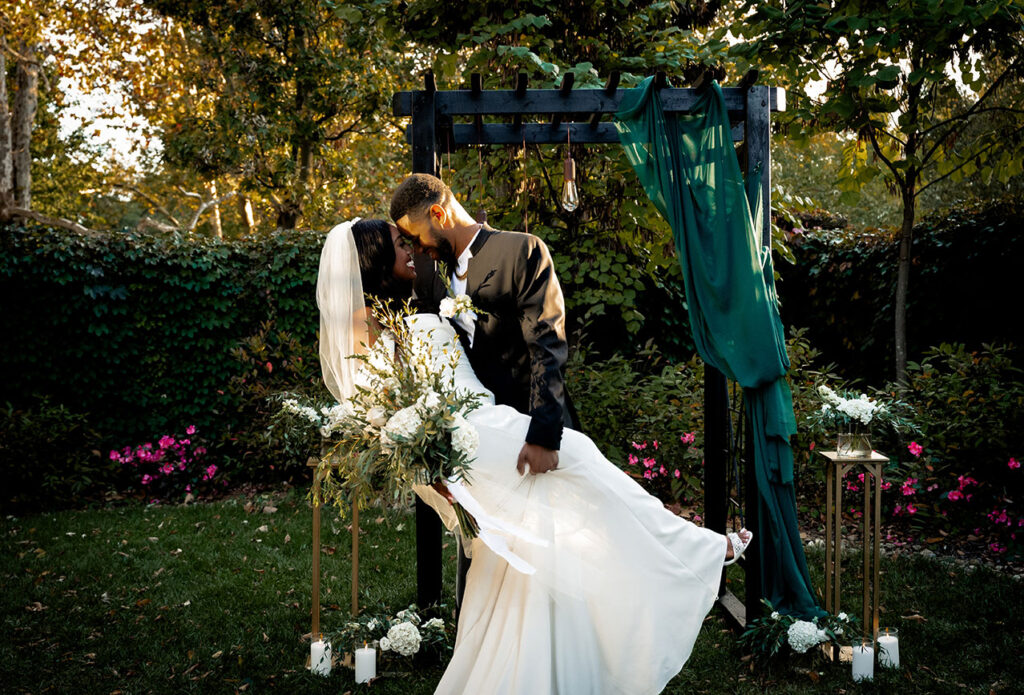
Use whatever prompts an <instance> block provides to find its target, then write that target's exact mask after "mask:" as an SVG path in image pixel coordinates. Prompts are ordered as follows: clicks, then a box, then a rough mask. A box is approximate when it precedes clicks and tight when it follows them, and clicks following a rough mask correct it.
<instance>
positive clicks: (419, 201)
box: [391, 174, 453, 222]
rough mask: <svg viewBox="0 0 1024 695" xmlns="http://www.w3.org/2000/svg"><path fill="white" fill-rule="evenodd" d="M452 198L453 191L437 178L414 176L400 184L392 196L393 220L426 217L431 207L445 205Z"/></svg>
mask: <svg viewBox="0 0 1024 695" xmlns="http://www.w3.org/2000/svg"><path fill="white" fill-rule="evenodd" d="M452 197H453V196H452V189H450V188H448V186H447V185H446V184H445V182H444V181H442V180H441V179H439V178H437V177H436V176H431V175H430V174H413V175H412V176H409V177H408V178H407V179H405V181H402V183H400V184H398V188H396V189H395V192H394V193H393V194H392V195H391V219H392V220H393V221H394V222H398V220H400V219H402V218H403V217H405V216H406V215H412V216H413V217H418V216H420V215H425V214H426V212H427V209H428V208H429V207H430V206H431V205H433V204H434V203H440V204H442V205H443V204H444V203H447V202H448V201H449V200H451V199H452Z"/></svg>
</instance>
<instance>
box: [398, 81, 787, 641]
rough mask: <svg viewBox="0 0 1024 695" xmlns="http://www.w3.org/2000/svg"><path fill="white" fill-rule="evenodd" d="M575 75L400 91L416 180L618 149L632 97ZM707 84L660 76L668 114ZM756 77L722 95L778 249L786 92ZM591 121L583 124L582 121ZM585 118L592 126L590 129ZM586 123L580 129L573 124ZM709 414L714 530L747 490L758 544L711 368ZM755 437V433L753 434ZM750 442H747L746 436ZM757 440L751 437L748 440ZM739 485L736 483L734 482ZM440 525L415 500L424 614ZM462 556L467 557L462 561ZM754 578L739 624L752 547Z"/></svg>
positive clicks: (764, 234)
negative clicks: (561, 152) (774, 168)
mask: <svg viewBox="0 0 1024 695" xmlns="http://www.w3.org/2000/svg"><path fill="white" fill-rule="evenodd" d="M574 79H575V75H574V74H573V73H567V74H566V75H565V76H564V77H563V79H562V83H561V85H560V87H559V88H558V89H527V75H526V73H520V74H519V75H518V77H517V80H516V84H515V87H514V89H509V90H484V89H483V88H482V80H481V78H480V75H479V74H473V75H472V77H471V84H470V88H469V89H463V90H452V91H438V89H437V85H436V83H435V81H434V75H433V73H432V72H430V71H427V72H426V74H425V78H424V85H423V89H421V90H416V91H409V92H399V93H397V94H395V95H394V98H393V100H392V110H393V113H394V115H395V116H406V117H411V118H412V122H411V123H410V125H409V126H408V127H407V129H406V138H407V140H408V141H409V142H410V143H411V144H412V171H413V172H414V173H426V174H432V175H434V176H439V175H440V155H441V153H443V152H445V151H450V150H451V149H453V148H458V147H465V146H470V145H521V144H523V143H524V142H525V143H526V144H561V143H564V142H566V139H567V137H570V136H571V140H572V142H573V143H574V144H577V145H582V144H595V143H618V142H619V136H618V131H617V130H616V128H615V125H614V123H612V122H611V117H612V115H613V114H614V113H615V112H616V111H618V109H619V104H620V102H621V101H622V97H623V90H620V89H619V88H618V84H619V73H618V72H612V73H611V75H610V76H609V79H608V81H607V83H606V84H605V87H604V88H600V89H573V83H574ZM703 82H704V80H703V79H702V80H700V81H699V82H698V84H696V85H694V86H693V87H690V88H682V89H677V88H672V87H671V86H670V85H669V83H668V79H667V78H666V76H665V74H664V73H662V72H659V73H657V74H656V77H655V86H656V87H657V88H658V90H659V97H660V98H661V103H662V107H663V109H664V110H665V112H676V113H678V112H688V111H690V110H692V108H693V106H694V104H695V103H696V101H697V99H698V97H699V95H700V92H701V90H702V88H703V87H704V86H706V85H704V84H702V83H703ZM756 82H757V71H756V70H751V71H750V72H749V73H747V75H746V76H745V77H744V78H743V80H742V81H741V83H740V85H739V86H737V87H723V88H722V92H723V95H724V97H725V103H726V106H727V108H728V111H729V118H730V121H731V123H732V134H733V141H734V142H742V143H743V145H744V147H743V151H744V154H745V157H744V159H745V171H746V172H747V174H748V176H749V175H750V174H751V173H752V172H755V171H758V170H759V171H760V172H761V188H762V198H763V201H764V205H763V217H762V220H761V243H762V244H763V245H765V246H768V245H770V243H771V167H770V163H771V158H770V139H771V133H770V122H771V113H772V112H778V111H785V109H786V101H785V90H783V89H781V88H778V87H768V86H764V85H758V84H756ZM581 115H582V117H581ZM537 116H542V117H549V118H550V122H547V123H524V122H523V119H524V117H537ZM485 117H488V118H491V119H493V118H494V117H497V118H500V119H507V122H484V118H485ZM583 118H585V120H582V119H583ZM574 119H579V120H574ZM704 393H705V395H704V414H705V437H704V441H705V444H704V455H705V456H704V458H705V467H704V470H705V488H704V505H705V508H704V515H705V525H706V526H707V527H708V528H710V529H713V530H715V531H719V532H724V531H725V530H726V524H727V522H728V517H729V507H730V504H734V505H737V504H738V503H739V502H738V501H737V500H734V499H732V498H731V492H732V490H731V488H732V487H733V485H735V486H736V487H737V489H738V490H742V491H743V494H742V495H741V496H742V498H743V500H742V505H743V508H744V509H745V510H749V512H748V513H747V515H746V526H747V528H749V529H751V530H752V531H753V532H754V534H755V535H757V534H758V533H759V532H760V530H759V529H758V528H757V526H758V519H757V516H758V515H757V513H756V510H757V484H756V482H755V477H754V470H753V466H752V465H744V466H742V468H743V469H744V470H743V473H742V475H741V474H739V473H735V474H734V475H731V472H732V471H734V470H736V468H734V466H736V467H738V464H739V462H740V460H741V459H745V460H751V456H749V455H744V456H741V455H740V454H741V453H743V452H744V451H745V452H747V454H749V452H750V444H749V442H747V441H745V442H744V444H743V445H742V446H739V445H737V439H738V437H737V436H736V433H735V432H733V431H732V424H731V418H730V398H729V392H728V384H727V382H726V378H725V376H724V375H723V374H722V373H721V372H720V371H718V370H716V369H714V368H712V367H710V366H706V367H705V374H704ZM744 429H746V430H747V431H748V432H749V429H750V428H749V427H747V428H744ZM739 438H743V437H739ZM744 439H749V437H747V438H744ZM730 478H732V481H731V482H730ZM441 541H442V534H441V523H440V520H439V519H438V517H437V515H436V514H435V513H434V511H433V510H432V509H430V508H429V507H428V506H427V505H425V504H424V503H423V502H421V501H420V500H418V499H417V501H416V547H417V552H416V559H417V574H416V576H417V600H418V602H419V604H420V605H421V606H425V605H430V604H432V603H435V602H438V601H439V600H440V598H441V588H442V554H441ZM460 555H461V554H460ZM741 563H743V566H744V570H745V601H744V602H741V601H739V600H738V599H737V598H736V597H735V596H734V595H733V594H732V593H731V592H729V591H727V590H726V588H725V574H724V573H723V575H722V584H721V587H720V590H719V600H720V601H721V603H722V605H723V607H724V608H725V609H726V611H727V613H728V614H729V616H731V617H732V618H733V619H734V620H735V621H736V622H737V623H738V624H739V625H744V624H745V623H746V616H747V615H759V614H760V610H761V607H760V600H761V576H760V566H761V563H760V557H758V553H757V544H753V545H752V546H751V547H750V549H749V550H748V551H747V553H746V555H745V556H744V558H743V559H742V560H741ZM464 570H465V564H464V559H463V558H462V557H460V572H459V577H460V580H459V581H460V583H459V585H458V586H457V589H456V594H457V598H458V599H461V588H462V584H461V582H462V580H463V578H464Z"/></svg>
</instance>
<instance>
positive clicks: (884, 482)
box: [882, 480, 892, 490]
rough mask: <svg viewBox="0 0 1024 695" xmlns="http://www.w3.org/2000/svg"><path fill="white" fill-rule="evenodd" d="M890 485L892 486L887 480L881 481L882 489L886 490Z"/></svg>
mask: <svg viewBox="0 0 1024 695" xmlns="http://www.w3.org/2000/svg"><path fill="white" fill-rule="evenodd" d="M891 487H892V483H890V482H889V481H888V480H883V481H882V489H883V490H888V489H889V488H891Z"/></svg>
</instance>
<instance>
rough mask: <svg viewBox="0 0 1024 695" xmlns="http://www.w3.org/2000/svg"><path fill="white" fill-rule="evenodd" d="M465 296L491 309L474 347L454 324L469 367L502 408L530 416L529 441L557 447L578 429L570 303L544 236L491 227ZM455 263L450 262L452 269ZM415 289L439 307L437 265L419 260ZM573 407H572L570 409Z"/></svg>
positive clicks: (476, 250)
mask: <svg viewBox="0 0 1024 695" xmlns="http://www.w3.org/2000/svg"><path fill="white" fill-rule="evenodd" d="M470 250H471V251H472V253H473V257H472V259H470V261H469V270H468V274H467V277H466V294H468V295H469V296H470V298H471V299H472V301H473V305H474V306H476V307H477V308H479V309H481V310H483V311H485V312H487V313H486V314H481V315H480V316H478V317H477V319H476V330H475V332H474V335H473V345H472V347H470V345H469V338H468V336H467V335H465V333H464V331H463V330H462V328H461V326H459V325H458V324H457V323H455V322H454V321H453V322H452V325H454V326H455V328H456V330H457V331H458V333H459V337H460V339H461V341H462V346H463V349H464V350H465V351H466V355H467V356H468V357H469V362H470V364H472V365H473V369H474V370H475V371H476V374H477V376H478V377H479V378H480V381H481V382H482V383H483V385H484V386H486V387H487V388H489V389H490V390H491V391H493V392H494V399H495V401H496V402H497V403H498V404H500V405H509V406H511V407H513V408H515V409H516V410H518V411H520V412H522V413H527V414H528V415H529V416H530V418H531V421H530V429H529V431H528V433H527V435H526V441H527V442H529V443H530V444H539V445H541V446H543V447H546V448H548V449H558V448H559V445H560V443H561V439H562V426H563V424H564V425H567V426H570V427H571V426H573V420H572V418H571V415H570V410H571V404H567V398H566V394H565V388H564V384H563V378H562V367H563V365H564V364H565V360H566V356H567V353H568V346H567V344H566V340H565V302H564V300H563V299H562V288H561V287H560V286H559V284H558V278H557V277H555V269H554V266H553V265H552V263H551V254H550V253H548V249H547V247H546V246H545V245H544V242H542V241H541V240H540V239H538V238H537V237H535V236H533V235H531V234H522V233H520V232H500V231H497V230H495V229H492V228H490V227H488V226H486V225H484V227H483V228H482V229H481V230H480V233H479V234H478V235H477V237H476V239H475V240H474V241H473V243H472V245H471V246H470ZM454 267H455V266H454V263H453V262H449V263H448V265H447V268H448V271H449V272H450V271H451V270H452V269H453V268H454ZM416 269H417V281H416V293H417V296H418V297H419V298H420V300H421V301H422V302H423V306H424V307H430V309H431V310H432V311H436V310H437V306H438V304H439V303H440V301H441V299H443V298H444V297H445V295H446V290H445V287H444V284H443V283H442V281H441V278H440V276H439V275H438V264H436V263H433V262H432V261H430V259H429V258H428V257H426V256H421V257H418V258H417V259H416ZM567 405H568V407H567Z"/></svg>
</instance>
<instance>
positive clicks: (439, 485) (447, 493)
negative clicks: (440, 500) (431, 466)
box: [430, 480, 455, 504]
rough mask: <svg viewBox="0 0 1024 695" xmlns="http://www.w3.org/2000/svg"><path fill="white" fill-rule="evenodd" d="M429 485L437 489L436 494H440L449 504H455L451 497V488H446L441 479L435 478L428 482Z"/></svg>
mask: <svg viewBox="0 0 1024 695" xmlns="http://www.w3.org/2000/svg"><path fill="white" fill-rule="evenodd" d="M430 487H432V488H434V490H436V491H437V494H439V495H441V497H444V498H445V499H446V500H448V503H449V504H455V498H454V497H452V493H451V490H449V489H448V486H447V485H445V484H444V482H443V481H441V480H435V481H434V482H432V483H431V484H430Z"/></svg>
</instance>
